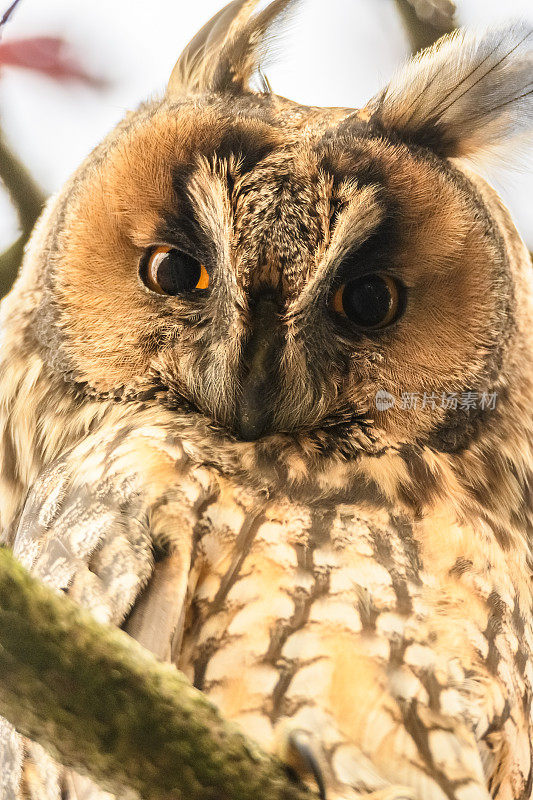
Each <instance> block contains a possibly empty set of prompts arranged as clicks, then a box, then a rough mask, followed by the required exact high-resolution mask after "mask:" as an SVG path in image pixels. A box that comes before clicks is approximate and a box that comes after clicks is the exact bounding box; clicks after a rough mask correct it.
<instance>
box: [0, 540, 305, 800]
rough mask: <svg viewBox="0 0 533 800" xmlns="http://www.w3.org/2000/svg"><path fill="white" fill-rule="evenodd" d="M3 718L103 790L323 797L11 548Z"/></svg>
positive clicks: (5, 567)
mask: <svg viewBox="0 0 533 800" xmlns="http://www.w3.org/2000/svg"><path fill="white" fill-rule="evenodd" d="M0 675H1V680H0V714H1V715H3V716H5V717H6V719H8V720H9V721H10V722H11V723H12V724H13V725H14V726H15V728H17V730H19V731H20V732H21V733H22V734H24V735H25V736H27V737H28V738H30V739H33V740H34V741H36V742H38V743H39V744H41V745H42V746H43V747H44V748H45V749H46V750H47V751H48V752H49V753H50V754H51V755H52V756H53V757H54V758H56V759H57V760H58V761H60V762H61V763H63V764H65V765H66V766H68V767H72V768H73V769H75V770H77V771H78V772H82V773H84V774H86V775H88V776H90V777H91V778H93V779H94V780H95V781H96V782H97V783H99V784H100V785H101V786H102V788H104V789H106V790H108V791H112V792H114V793H116V794H121V793H123V792H124V790H125V789H129V790H133V791H134V792H136V793H137V794H138V795H140V796H141V797H142V798H143V800H178V798H182V797H186V798H187V800H214V798H216V800H257V798H262V800H263V799H264V800H312V798H313V797H316V796H315V795H314V794H313V793H312V792H311V791H310V790H307V789H306V788H305V787H302V786H297V785H296V784H295V783H293V782H292V781H291V779H290V778H289V777H288V775H287V773H286V770H285V768H284V766H283V765H282V764H281V763H280V762H279V761H278V760H277V759H276V758H274V757H272V756H270V755H268V754H266V753H264V752H262V751H261V750H260V749H259V748H258V746H257V745H255V744H254V743H252V742H250V741H248V740H246V738H245V737H244V736H243V735H242V734H241V733H240V732H239V731H238V730H237V728H236V727H234V726H233V725H231V724H229V723H228V722H226V721H225V720H224V719H223V718H222V717H221V715H220V713H219V712H218V710H217V709H216V708H215V706H213V705H212V704H211V703H210V702H209V701H208V700H207V698H206V697H205V696H204V695H203V694H202V693H201V692H199V691H197V690H196V689H194V688H193V687H192V686H191V684H190V683H189V681H188V680H187V679H186V678H185V676H183V675H182V674H181V673H179V672H178V671H177V670H176V669H174V667H172V666H170V665H165V664H161V663H159V662H157V661H156V660H155V659H154V658H153V657H152V656H151V655H150V654H149V653H148V651H146V650H145V649H144V648H142V647H141V646H140V645H139V644H138V643H137V642H135V641H134V640H133V639H132V638H130V637H129V636H127V635H126V634H125V633H124V632H122V631H120V630H118V629H116V628H113V627H111V626H105V625H101V624H99V623H97V622H96V621H95V620H94V618H93V617H91V615H90V614H88V613H87V612H86V611H84V610H82V609H81V608H79V607H78V606H76V605H75V604H74V603H72V602H71V601H70V600H69V599H68V598H66V597H64V596H61V595H57V594H56V593H55V592H53V591H52V590H50V589H48V588H47V587H46V586H44V585H43V584H41V583H40V582H39V581H37V580H36V579H35V578H33V577H32V576H30V575H29V573H27V572H26V571H25V570H24V569H23V568H22V567H21V566H20V564H19V563H18V562H17V561H16V560H15V559H14V558H13V556H12V555H11V554H10V553H9V552H8V551H7V550H6V549H1V548H0Z"/></svg>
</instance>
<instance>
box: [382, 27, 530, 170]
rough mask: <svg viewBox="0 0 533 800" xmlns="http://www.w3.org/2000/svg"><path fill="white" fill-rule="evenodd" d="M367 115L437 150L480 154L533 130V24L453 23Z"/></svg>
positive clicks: (401, 73)
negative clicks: (485, 26) (476, 27)
mask: <svg viewBox="0 0 533 800" xmlns="http://www.w3.org/2000/svg"><path fill="white" fill-rule="evenodd" d="M366 110H367V112H368V113H369V114H370V116H371V118H372V121H373V122H375V123H377V124H378V125H379V126H380V127H382V128H384V129H385V130H388V131H391V132H394V133H396V134H397V135H398V136H399V137H400V138H402V139H404V140H405V141H410V142H414V143H416V144H420V145H424V146H427V147H430V148H431V149H432V150H434V151H435V152H437V153H438V154H439V155H441V156H459V157H460V156H464V157H472V158H478V157H483V156H485V155H486V154H490V152H491V151H494V150H501V148H502V147H505V146H506V145H508V144H509V143H510V142H511V141H513V142H514V141H515V139H516V138H517V137H520V136H524V135H527V134H528V133H529V134H531V133H532V132H533V27H532V26H531V25H528V24H526V23H517V24H515V25H512V26H508V27H506V28H493V29H489V30H487V31H486V32H485V33H483V34H479V33H475V32H471V31H467V30H458V31H456V32H454V33H452V34H450V35H448V36H444V37H443V38H442V39H439V41H438V42H437V43H436V44H435V45H433V47H430V48H428V49H427V50H424V51H423V52H422V53H420V54H419V55H418V56H416V57H415V58H414V59H412V60H411V61H410V62H409V63H408V64H407V65H406V66H405V67H404V68H403V69H401V70H400V71H399V72H398V74H397V75H396V76H395V77H394V78H393V79H392V81H391V82H390V84H389V85H388V86H387V87H386V89H384V91H383V92H381V94H379V95H378V96H377V97H375V98H374V99H373V100H372V101H371V102H370V103H369V104H368V106H367V109H366Z"/></svg>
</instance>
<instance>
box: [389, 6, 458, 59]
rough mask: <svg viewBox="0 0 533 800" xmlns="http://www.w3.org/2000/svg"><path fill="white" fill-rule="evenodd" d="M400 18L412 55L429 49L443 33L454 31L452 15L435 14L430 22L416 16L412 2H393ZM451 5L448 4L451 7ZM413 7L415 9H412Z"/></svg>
mask: <svg viewBox="0 0 533 800" xmlns="http://www.w3.org/2000/svg"><path fill="white" fill-rule="evenodd" d="M395 1H396V5H397V7H398V11H399V12H400V16H401V18H402V22H403V25H404V28H405V30H406V33H407V35H408V37H409V42H410V44H411V51H412V53H413V54H414V53H418V51H419V50H422V49H423V48H424V47H429V46H430V45H432V44H433V43H434V42H436V41H437V39H440V37H441V36H442V35H443V34H444V33H449V32H450V31H453V30H455V28H456V25H455V22H454V19H453V15H452V14H449V16H447V15H446V14H444V13H442V14H441V15H438V14H435V15H434V17H432V20H431V22H430V21H429V20H427V19H422V18H421V17H419V16H418V14H417V12H416V10H415V7H416V4H415V3H414V2H413V0H395ZM451 5H452V4H450V6H451ZM413 6H415V7H413Z"/></svg>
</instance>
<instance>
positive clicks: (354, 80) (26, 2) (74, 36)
mask: <svg viewBox="0 0 533 800" xmlns="http://www.w3.org/2000/svg"><path fill="white" fill-rule="evenodd" d="M431 2H432V0H413V3H415V4H417V7H418V11H419V13H421V16H422V17H424V14H425V12H427V7H429V6H430V5H431ZM437 2H441V3H443V5H444V6H446V5H447V0H437ZM0 3H1V0H0ZM222 4H223V0H196V2H194V3H190V2H183V0H150V2H148V1H147V0H91V2H81V1H80V0H78V2H73V1H72V0H46V2H43V0H19V2H18V4H17V6H16V8H15V9H14V10H13V13H12V14H11V16H10V17H9V19H8V20H7V22H6V24H5V25H3V26H2V28H1V34H2V41H1V43H0V126H1V131H2V146H1V148H0V177H1V178H2V181H3V184H0V253H3V254H4V255H3V256H0V273H2V275H4V278H3V284H2V278H1V275H0V295H1V294H2V293H3V292H4V291H5V290H6V289H7V287H8V285H9V282H10V277H9V275H8V273H9V271H10V270H11V271H13V269H14V264H16V261H17V258H18V259H19V257H20V249H21V246H22V244H23V242H24V239H25V238H26V235H27V230H25V228H28V227H29V221H30V220H31V221H32V222H33V220H32V216H34V215H35V213H36V208H38V206H39V204H40V202H41V201H42V199H43V198H44V197H45V196H47V195H49V194H50V193H53V192H55V191H56V190H57V189H58V188H59V187H60V186H61V184H62V183H63V182H64V180H65V179H66V178H67V177H68V175H69V174H70V173H71V172H72V171H73V170H74V169H75V168H76V166H77V165H78V164H79V162H80V161H81V160H82V159H83V158H84V156H85V155H86V154H87V153H88V152H89V151H90V150H91V149H92V148H93V147H94V146H95V145H96V144H97V143H98V141H99V140H100V139H101V138H102V137H103V135H104V134H105V133H106V132H107V131H108V130H109V129H110V128H111V127H113V126H114V125H115V123H116V122H117V121H118V120H119V119H120V118H121V117H122V116H123V114H124V113H125V111H126V110H128V109H132V108H135V107H136V106H137V105H138V103H139V102H141V101H142V100H144V99H146V98H147V97H153V96H157V95H160V94H162V93H163V91H164V88H165V83H166V81H167V79H168V77H169V75H170V72H171V69H172V67H173V64H174V62H175V60H176V58H177V56H178V54H179V52H180V51H181V49H182V48H183V47H184V46H185V44H186V43H187V42H188V41H189V39H190V38H191V37H192V36H193V35H194V34H195V33H196V31H197V30H198V29H199V28H200V27H201V26H202V25H203V24H204V22H206V21H207V19H208V18H209V17H210V16H212V15H213V14H214V13H215V12H216V11H217V10H218V9H219V8H220V7H221V5H222ZM265 4H266V2H265ZM5 5H6V7H5V8H2V7H1V5H0V16H1V14H2V13H3V12H4V11H6V10H7V6H8V2H6V4H5ZM456 5H457V13H456V15H455V18H454V22H455V24H460V25H463V24H465V25H474V26H478V27H480V26H481V27H482V26H485V25H487V24H490V23H492V22H495V21H496V22H497V21H504V20H506V19H509V18H516V17H523V18H526V19H529V20H530V21H532V22H533V2H532V0H506V2H505V3H504V2H501V0H456ZM432 22H433V23H434V25H435V24H436V23H438V24H436V27H434V25H431V24H428V23H427V13H426V16H425V18H424V21H423V22H422V23H420V22H418V21H417V18H416V17H415V15H414V14H413V13H412V11H411V9H410V7H409V4H408V2H407V0H327V2H325V0H303V1H302V3H301V7H300V9H299V11H298V13H297V14H296V15H295V17H294V18H293V20H292V23H291V25H290V27H289V29H288V31H287V32H286V33H285V34H284V35H283V36H282V39H281V43H279V44H278V45H277V48H275V51H276V49H277V52H275V53H274V56H275V59H274V60H273V62H272V63H271V64H269V65H267V67H266V69H265V72H266V74H267V76H268V78H269V81H270V83H271V85H272V88H273V90H274V91H275V92H276V93H278V94H282V95H285V96H287V97H290V98H292V99H295V100H298V101H300V102H303V103H308V104H313V105H339V106H350V107H358V106H361V105H364V103H365V102H366V101H367V100H368V99H369V98H370V97H371V96H372V95H373V94H374V93H375V92H376V91H378V90H379V89H380V88H381V87H382V86H383V85H384V84H385V83H386V82H387V80H388V78H389V77H390V75H391V73H392V72H393V71H394V69H395V67H396V66H397V65H398V64H399V63H400V62H401V61H402V60H403V59H405V58H406V57H407V56H408V55H409V54H410V53H411V52H412V51H415V50H416V49H417V48H418V47H419V46H420V45H422V44H426V43H427V41H431V40H432V39H435V38H436V37H437V36H438V35H440V33H441V30H438V28H439V26H440V27H441V28H443V27H444V28H445V27H446V23H445V21H444V22H443V20H442V19H440V20H438V19H437V20H435V18H432ZM2 54H3V56H2ZM528 155H529V159H527V158H526V159H525V160H524V161H523V162H522V168H521V169H516V168H515V169H513V170H509V169H508V168H507V167H505V168H504V167H502V166H501V165H495V166H492V167H491V171H490V173H489V177H490V179H491V180H492V181H493V183H494V184H495V185H496V187H497V189H498V190H499V191H500V193H501V194H502V195H503V196H504V199H505V201H506V203H507V205H508V206H510V208H511V210H512V212H513V215H514V217H515V219H516V222H517V224H518V227H519V230H520V231H521V233H522V235H523V236H524V237H525V239H526V241H527V243H528V245H529V247H530V249H533V218H532V217H533V215H532V214H531V213H530V208H531V197H532V196H533V172H532V169H531V165H532V163H533V159H532V158H531V156H532V155H533V143H531V147H530V148H529V153H528ZM6 187H7V188H9V190H10V191H9V192H8V191H7V188H6ZM10 198H11V199H10ZM13 201H14V202H13ZM21 203H22V204H23V205H24V203H26V206H27V207H26V208H21ZM15 206H17V207H18V211H17V209H16V207H15ZM6 251H7V255H6ZM6 276H7V277H6Z"/></svg>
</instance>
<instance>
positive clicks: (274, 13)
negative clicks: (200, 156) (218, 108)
mask: <svg viewBox="0 0 533 800" xmlns="http://www.w3.org/2000/svg"><path fill="white" fill-rule="evenodd" d="M297 2H298V0H273V2H271V3H270V4H269V5H268V6H267V7H266V8H265V9H264V10H263V11H261V12H259V13H258V14H256V15H255V16H254V15H253V12H254V10H255V8H256V7H257V5H258V4H259V0H233V2H232V3H228V5H227V6H225V7H224V8H223V9H222V10H221V11H219V12H218V14H215V16H214V17H213V18H212V19H211V20H209V22H208V23H207V24H206V25H204V27H203V28H202V29H201V30H200V31H199V33H197V34H196V36H195V37H194V39H192V41H191V42H189V44H188V45H187V47H186V48H185V50H184V51H183V53H182V54H181V55H180V57H179V59H178V61H177V63H176V66H175V67H174V69H173V70H172V75H171V76H170V80H169V83H168V88H167V96H169V97H172V98H178V97H183V96H186V95H188V94H202V93H204V92H221V93H224V92H225V93H228V92H229V93H233V94H237V93H240V92H246V91H251V88H250V79H251V77H252V75H253V74H254V72H255V71H256V70H258V69H259V66H260V61H261V57H262V55H263V49H264V47H265V40H266V37H267V34H268V32H269V30H270V29H271V28H272V25H273V24H274V22H275V21H276V20H278V19H279V18H280V17H281V16H282V15H283V14H284V12H287V11H288V10H289V9H290V8H291V9H292V8H293V7H295V5H296V3H297Z"/></svg>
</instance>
